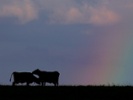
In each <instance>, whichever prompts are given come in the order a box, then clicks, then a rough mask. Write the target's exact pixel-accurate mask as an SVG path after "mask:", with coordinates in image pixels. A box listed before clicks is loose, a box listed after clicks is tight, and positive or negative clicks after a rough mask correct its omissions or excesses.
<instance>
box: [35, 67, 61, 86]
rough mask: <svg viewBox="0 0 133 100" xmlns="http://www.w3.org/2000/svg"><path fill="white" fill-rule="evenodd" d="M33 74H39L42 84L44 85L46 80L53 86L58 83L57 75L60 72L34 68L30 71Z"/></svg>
mask: <svg viewBox="0 0 133 100" xmlns="http://www.w3.org/2000/svg"><path fill="white" fill-rule="evenodd" d="M32 73H33V74H35V75H38V76H39V79H40V82H41V84H42V86H45V84H46V82H48V83H53V84H54V86H58V85H59V82H58V81H59V75H60V73H59V72H58V71H51V72H48V71H41V70H39V69H36V70H34V71H33V72H32Z"/></svg>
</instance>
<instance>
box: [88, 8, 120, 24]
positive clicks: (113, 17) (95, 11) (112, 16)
mask: <svg viewBox="0 0 133 100" xmlns="http://www.w3.org/2000/svg"><path fill="white" fill-rule="evenodd" d="M90 13H91V17H90V22H91V23H93V24H98V25H100V24H111V23H115V22H117V21H119V20H120V16H119V15H118V14H117V13H115V12H114V11H112V10H109V9H108V8H106V7H100V8H92V7H91V8H90Z"/></svg>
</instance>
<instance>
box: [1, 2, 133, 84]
mask: <svg viewBox="0 0 133 100" xmlns="http://www.w3.org/2000/svg"><path fill="white" fill-rule="evenodd" d="M132 9H133V0H0V84H11V82H9V79H10V75H11V73H12V72H13V71H33V70H35V69H37V68H39V69H40V70H46V71H54V70H57V71H59V72H60V74H61V75H60V81H59V82H60V84H62V85H64V84H65V85H100V84H105V85H106V84H107V85H108V84H116V85H117V84H118V85H121V84H122V85H133V78H132V76H133V72H132V71H133V28H132V27H133V10H132Z"/></svg>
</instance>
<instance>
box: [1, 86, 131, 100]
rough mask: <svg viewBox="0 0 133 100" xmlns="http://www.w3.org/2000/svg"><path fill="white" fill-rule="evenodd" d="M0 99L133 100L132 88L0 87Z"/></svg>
mask: <svg viewBox="0 0 133 100" xmlns="http://www.w3.org/2000/svg"><path fill="white" fill-rule="evenodd" d="M0 98H3V99H6V100H8V99H10V100H14V99H17V100H21V99H24V100H28V99H29V100H33V99H34V100H54V99H56V100H57V99H58V100H114V99H116V98H117V99H118V100H120V99H125V100H131V99H133V87H132V86H58V87H54V86H45V87H41V86H14V87H13V86H6V85H1V86H0Z"/></svg>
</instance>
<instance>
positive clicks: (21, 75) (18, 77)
mask: <svg viewBox="0 0 133 100" xmlns="http://www.w3.org/2000/svg"><path fill="white" fill-rule="evenodd" d="M12 75H13V77H14V81H13V82H12V85H13V86H15V85H16V84H19V83H21V84H22V83H26V85H27V86H29V84H31V83H33V82H34V83H36V84H40V80H39V78H37V77H35V76H34V75H33V74H32V73H31V72H13V73H12V74H11V77H10V81H11V78H12Z"/></svg>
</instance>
